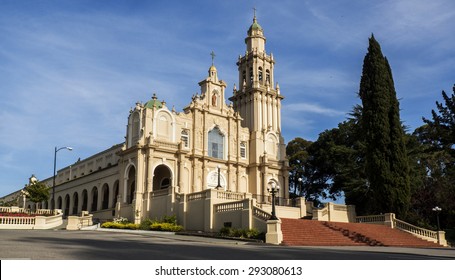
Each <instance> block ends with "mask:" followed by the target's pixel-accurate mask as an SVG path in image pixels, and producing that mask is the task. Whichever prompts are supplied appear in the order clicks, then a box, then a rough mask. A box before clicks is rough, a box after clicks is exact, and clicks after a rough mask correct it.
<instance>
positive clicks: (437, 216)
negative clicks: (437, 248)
mask: <svg viewBox="0 0 455 280" xmlns="http://www.w3.org/2000/svg"><path fill="white" fill-rule="evenodd" d="M431 210H433V211H434V212H436V223H437V226H438V233H437V235H438V244H441V240H440V237H439V231H440V230H441V226H440V225H439V213H440V212H441V211H442V208H441V207H438V206H435V207H434V208H433V209H431Z"/></svg>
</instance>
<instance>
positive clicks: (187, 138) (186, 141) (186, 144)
mask: <svg viewBox="0 0 455 280" xmlns="http://www.w3.org/2000/svg"><path fill="white" fill-rule="evenodd" d="M181 139H182V142H183V146H184V147H185V148H188V147H189V146H190V136H189V135H188V130H186V129H184V130H182V137H181Z"/></svg>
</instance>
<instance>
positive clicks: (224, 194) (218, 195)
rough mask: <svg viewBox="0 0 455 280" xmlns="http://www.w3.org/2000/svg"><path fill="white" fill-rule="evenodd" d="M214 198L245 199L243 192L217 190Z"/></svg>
mask: <svg viewBox="0 0 455 280" xmlns="http://www.w3.org/2000/svg"><path fill="white" fill-rule="evenodd" d="M216 198H218V199H223V200H242V199H245V194H243V193H235V192H222V191H219V192H217V193H216Z"/></svg>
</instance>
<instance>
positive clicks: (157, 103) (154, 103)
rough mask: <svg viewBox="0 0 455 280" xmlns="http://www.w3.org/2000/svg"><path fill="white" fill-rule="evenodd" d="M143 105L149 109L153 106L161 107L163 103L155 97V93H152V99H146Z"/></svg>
mask: <svg viewBox="0 0 455 280" xmlns="http://www.w3.org/2000/svg"><path fill="white" fill-rule="evenodd" d="M144 107H145V108H149V109H153V108H154V107H155V108H157V109H160V108H163V103H161V101H159V100H158V98H157V97H156V94H155V93H154V94H153V97H152V99H151V100H149V101H147V103H145V105H144Z"/></svg>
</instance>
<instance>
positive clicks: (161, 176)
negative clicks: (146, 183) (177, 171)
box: [153, 164, 173, 191]
mask: <svg viewBox="0 0 455 280" xmlns="http://www.w3.org/2000/svg"><path fill="white" fill-rule="evenodd" d="M172 177H173V176H172V170H171V168H169V166H167V165H165V164H160V165H158V166H156V167H155V169H154V170H153V191H158V190H162V189H167V188H169V187H172V186H173V180H172Z"/></svg>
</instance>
